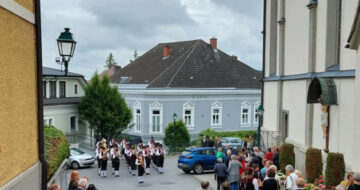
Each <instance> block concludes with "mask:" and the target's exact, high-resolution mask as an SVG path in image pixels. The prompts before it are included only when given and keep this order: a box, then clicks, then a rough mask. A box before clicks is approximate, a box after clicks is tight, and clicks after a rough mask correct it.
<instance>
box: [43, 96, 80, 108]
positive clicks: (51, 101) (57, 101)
mask: <svg viewBox="0 0 360 190" xmlns="http://www.w3.org/2000/svg"><path fill="white" fill-rule="evenodd" d="M81 98H82V97H68V98H44V99H43V104H44V105H45V106H52V105H64V104H78V103H79V102H80V101H81Z"/></svg>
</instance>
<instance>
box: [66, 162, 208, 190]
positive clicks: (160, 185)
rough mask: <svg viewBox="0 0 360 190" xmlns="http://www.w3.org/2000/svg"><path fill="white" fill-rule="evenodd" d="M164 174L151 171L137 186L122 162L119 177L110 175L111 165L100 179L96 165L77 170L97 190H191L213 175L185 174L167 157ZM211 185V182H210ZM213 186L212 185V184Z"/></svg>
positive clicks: (69, 171) (135, 179)
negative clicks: (104, 176)
mask: <svg viewBox="0 0 360 190" xmlns="http://www.w3.org/2000/svg"><path fill="white" fill-rule="evenodd" d="M164 169H165V173H164V174H162V175H160V174H158V173H157V172H155V170H154V169H151V174H150V175H149V176H144V177H143V180H144V182H145V183H143V184H138V183H137V177H136V176H131V175H130V174H129V172H128V170H127V168H126V167H125V163H124V161H122V162H121V165H120V177H114V176H113V175H112V174H111V163H110V162H109V164H108V177H107V178H101V177H100V176H98V175H97V172H96V170H97V165H96V164H94V165H93V166H92V167H90V168H82V169H79V170H78V171H79V173H80V177H81V176H88V177H89V178H90V183H93V184H95V185H96V187H97V188H98V189H99V190H108V189H109V190H110V189H142V190H147V189H156V190H162V189H172V190H177V189H179V190H184V189H186V190H188V189H189V190H191V189H194V190H195V189H198V188H199V187H200V179H209V180H212V179H213V174H205V175H201V176H197V175H194V174H185V173H183V172H182V171H181V170H180V169H178V168H177V157H167V158H166V159H165V167H164ZM71 172H72V170H71V169H69V170H68V179H70V173H71ZM210 183H212V181H210ZM212 185H213V184H212ZM212 187H215V186H212Z"/></svg>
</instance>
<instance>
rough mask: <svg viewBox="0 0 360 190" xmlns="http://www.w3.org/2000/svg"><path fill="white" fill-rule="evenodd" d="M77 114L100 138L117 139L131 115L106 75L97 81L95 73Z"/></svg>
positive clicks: (97, 77) (97, 76)
mask: <svg viewBox="0 0 360 190" xmlns="http://www.w3.org/2000/svg"><path fill="white" fill-rule="evenodd" d="M79 114H80V117H81V118H82V119H84V120H85V121H87V122H88V123H89V124H90V128H91V129H94V131H95V132H96V133H98V134H99V135H100V136H101V137H104V138H107V139H109V138H110V137H114V138H117V137H119V136H120V134H121V132H122V131H123V130H125V129H126V128H127V126H128V124H129V123H130V121H131V118H132V114H131V111H130V109H129V108H128V106H127V104H126V103H125V100H124V98H123V97H122V96H121V94H120V93H119V92H118V89H117V88H116V87H111V86H110V79H109V77H108V76H107V75H105V76H104V77H103V79H99V75H98V74H97V73H95V75H94V76H93V78H92V79H91V83H90V84H89V85H88V86H87V87H86V89H85V96H84V97H83V98H82V100H81V102H80V104H79Z"/></svg>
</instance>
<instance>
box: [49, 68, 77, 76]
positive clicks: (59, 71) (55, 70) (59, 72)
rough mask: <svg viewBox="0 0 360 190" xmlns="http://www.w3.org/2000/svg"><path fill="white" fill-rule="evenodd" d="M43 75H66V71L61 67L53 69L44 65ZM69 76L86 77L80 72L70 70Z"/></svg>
mask: <svg viewBox="0 0 360 190" xmlns="http://www.w3.org/2000/svg"><path fill="white" fill-rule="evenodd" d="M43 76H65V71H61V70H59V69H53V68H49V67H43ZM67 77H84V76H83V75H81V74H78V73H72V72H68V73H67Z"/></svg>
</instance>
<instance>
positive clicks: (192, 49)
mask: <svg viewBox="0 0 360 190" xmlns="http://www.w3.org/2000/svg"><path fill="white" fill-rule="evenodd" d="M199 42H200V40H197V42H196V44H195V45H194V47H193V48H190V49H191V52H190V53H189V54H188V56H187V57H186V58H185V60H184V61H183V63H182V64H181V65H180V67H179V69H178V70H177V71H176V72H175V74H174V76H173V77H172V78H171V79H170V81H169V83H168V84H167V85H166V87H170V84H171V83H172V82H173V81H174V79H175V77H176V75H177V73H178V72H179V71H180V69H181V68H182V67H183V66H184V64H185V62H186V61H187V59H188V58H189V57H190V55H191V54H192V52H194V50H195V49H196V47H197V46H198V45H199Z"/></svg>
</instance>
